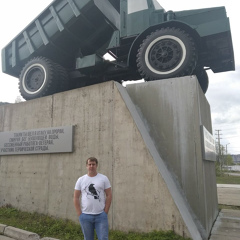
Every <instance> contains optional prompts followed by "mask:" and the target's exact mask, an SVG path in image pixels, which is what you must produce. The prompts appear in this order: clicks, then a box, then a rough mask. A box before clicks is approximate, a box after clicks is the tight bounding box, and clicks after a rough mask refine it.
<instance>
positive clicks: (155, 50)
mask: <svg viewBox="0 0 240 240" xmlns="http://www.w3.org/2000/svg"><path fill="white" fill-rule="evenodd" d="M197 60H198V53H197V49H196V44H195V42H194V40H193V39H192V38H191V37H190V36H189V35H188V34H187V33H186V32H185V31H183V30H181V29H176V28H162V29H160V30H157V31H155V32H153V33H152V34H150V35H149V36H147V38H146V39H145V40H144V41H143V42H142V44H141V46H140V48H139V50H138V54H137V67H138V71H139V73H140V75H141V76H142V77H143V78H144V79H145V80H157V79H164V78H172V77H180V76H186V75H191V74H192V72H193V70H194V69H195V67H196V64H197Z"/></svg>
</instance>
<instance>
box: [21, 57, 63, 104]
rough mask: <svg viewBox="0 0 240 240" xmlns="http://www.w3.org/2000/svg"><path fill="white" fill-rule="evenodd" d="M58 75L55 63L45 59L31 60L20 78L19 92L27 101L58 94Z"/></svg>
mask: <svg viewBox="0 0 240 240" xmlns="http://www.w3.org/2000/svg"><path fill="white" fill-rule="evenodd" d="M57 79H58V73H57V71H56V68H55V67H54V63H53V62H52V61H51V60H49V59H47V58H44V57H36V58H33V59H32V60H30V61H29V62H28V63H27V64H26V65H25V66H24V68H23V69H22V72H21V74H20V77H19V90H20V93H21V95H22V97H23V98H24V99H26V100H30V99H34V98H39V97H43V96H47V95H50V94H53V93H54V92H56V88H55V87H56V86H55V83H54V81H56V80H57Z"/></svg>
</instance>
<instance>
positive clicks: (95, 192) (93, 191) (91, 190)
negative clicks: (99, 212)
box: [85, 183, 101, 202]
mask: <svg viewBox="0 0 240 240" xmlns="http://www.w3.org/2000/svg"><path fill="white" fill-rule="evenodd" d="M85 191H86V192H87V196H89V195H90V196H92V197H93V198H94V199H96V200H99V202H100V201H101V199H100V191H98V190H96V188H95V187H94V184H93V183H91V184H89V185H88V186H87V187H86V188H85Z"/></svg>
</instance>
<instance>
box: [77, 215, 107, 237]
mask: <svg viewBox="0 0 240 240" xmlns="http://www.w3.org/2000/svg"><path fill="white" fill-rule="evenodd" d="M79 221H80V224H81V228H82V232H83V235H84V240H94V229H95V230H96V233H97V237H98V240H108V217H107V214H106V213H105V212H102V213H100V214H97V215H92V214H85V213H82V214H81V215H80V217H79Z"/></svg>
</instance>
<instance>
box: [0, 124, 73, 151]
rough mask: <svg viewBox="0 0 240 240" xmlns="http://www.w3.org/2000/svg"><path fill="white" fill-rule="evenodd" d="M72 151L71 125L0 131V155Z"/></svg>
mask: <svg viewBox="0 0 240 240" xmlns="http://www.w3.org/2000/svg"><path fill="white" fill-rule="evenodd" d="M72 151H73V126H65V127H52V128H41V129H31V130H23V131H14V132H0V156H4V155H18V154H39V153H64V152H72Z"/></svg>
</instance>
